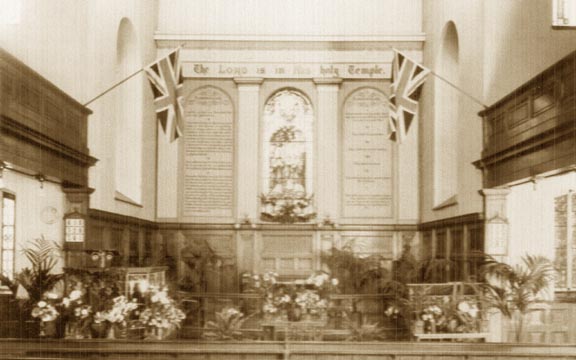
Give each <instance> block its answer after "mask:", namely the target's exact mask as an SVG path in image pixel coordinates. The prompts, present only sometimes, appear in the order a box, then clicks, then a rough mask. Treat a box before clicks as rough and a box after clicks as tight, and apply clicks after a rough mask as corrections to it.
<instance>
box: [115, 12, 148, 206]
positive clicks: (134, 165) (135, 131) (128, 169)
mask: <svg viewBox="0 0 576 360" xmlns="http://www.w3.org/2000/svg"><path fill="white" fill-rule="evenodd" d="M140 67H141V62H140V51H139V46H138V39H137V36H136V31H135V30H134V25H133V24H132V22H131V21H130V20H129V19H127V18H123V19H122V20H121V21H120V25H119V27H118V34H117V39H116V69H115V70H116V78H117V80H118V81H119V80H122V79H125V78H126V77H127V76H129V75H130V74H131V73H133V72H134V71H136V70H138V69H139V68H140ZM142 78H143V77H141V76H136V77H134V78H132V79H130V80H129V81H126V82H125V83H123V84H122V85H120V86H119V87H118V88H117V89H116V91H115V95H116V96H115V98H116V108H117V111H116V118H115V119H114V120H115V125H116V131H115V133H116V141H115V161H116V163H115V186H116V192H117V194H116V197H117V198H120V199H123V200H128V201H132V202H135V203H139V202H140V201H141V194H142V125H143V119H142V94H143V91H142V90H143V89H142V87H143V83H142Z"/></svg>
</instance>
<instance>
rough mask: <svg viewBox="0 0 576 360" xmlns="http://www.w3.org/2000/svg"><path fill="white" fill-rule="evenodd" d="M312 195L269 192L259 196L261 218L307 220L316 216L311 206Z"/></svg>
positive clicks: (290, 220)
mask: <svg viewBox="0 0 576 360" xmlns="http://www.w3.org/2000/svg"><path fill="white" fill-rule="evenodd" d="M312 198H313V195H309V196H306V195H305V194H296V193H294V194H291V193H290V192H285V193H283V194H269V195H264V194H262V195H261V196H260V202H261V204H262V209H261V216H262V220H265V221H273V222H280V223H289V224H291V223H295V222H307V221H310V220H312V219H314V218H315V217H316V213H315V212H314V209H313V206H312Z"/></svg>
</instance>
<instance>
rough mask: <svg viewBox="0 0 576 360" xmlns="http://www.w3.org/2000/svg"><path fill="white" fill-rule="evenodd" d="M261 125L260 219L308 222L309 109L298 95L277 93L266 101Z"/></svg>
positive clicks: (311, 119)
mask: <svg viewBox="0 0 576 360" xmlns="http://www.w3.org/2000/svg"><path fill="white" fill-rule="evenodd" d="M263 125H264V135H263V146H262V148H263V161H262V170H261V171H262V172H261V174H262V177H263V179H262V180H263V181H262V184H263V189H262V199H261V200H262V203H261V205H262V209H261V214H262V219H263V220H265V221H273V222H283V223H286V222H306V221H309V220H311V219H312V218H314V216H315V213H314V210H313V201H312V179H313V177H312V170H313V169H312V165H313V157H312V152H313V142H312V140H313V138H314V136H313V135H314V134H313V125H314V114H313V111H312V106H311V105H310V102H309V100H308V99H307V98H306V97H305V96H304V94H302V93H301V92H299V91H296V90H292V89H286V90H281V91H279V92H277V93H276V94H274V95H273V96H272V97H271V98H270V99H269V100H268V101H267V102H266V106H265V108H264V115H263Z"/></svg>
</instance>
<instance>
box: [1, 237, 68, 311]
mask: <svg viewBox="0 0 576 360" xmlns="http://www.w3.org/2000/svg"><path fill="white" fill-rule="evenodd" d="M60 251H61V249H60V246H59V245H58V244H57V243H56V242H54V241H52V240H47V239H45V238H44V237H43V236H42V237H40V238H38V239H35V240H34V241H30V242H29V245H28V246H27V247H26V248H24V249H23V250H22V253H23V254H24V256H26V258H27V259H28V261H29V262H30V267H26V268H24V269H22V270H21V271H20V272H19V273H18V274H16V275H15V276H14V280H11V279H9V278H8V277H6V276H3V275H2V277H1V278H0V280H1V281H2V283H4V284H7V285H8V287H9V288H10V289H11V290H12V292H13V294H14V296H15V297H16V295H17V293H19V291H18V290H17V289H18V287H22V288H24V289H25V290H26V291H25V292H26V293H27V296H26V298H25V299H19V301H20V309H21V314H22V315H21V319H22V321H23V322H26V321H29V320H32V315H31V314H32V310H33V309H34V308H35V307H36V306H37V304H38V303H40V302H41V301H42V300H43V299H44V297H45V296H46V294H47V293H48V292H50V291H52V290H53V289H54V287H55V286H56V285H57V284H58V283H59V282H60V281H61V280H63V277H64V274H54V273H53V271H54V269H55V268H56V266H57V265H58V261H59V258H60Z"/></svg>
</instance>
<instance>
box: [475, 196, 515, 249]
mask: <svg viewBox="0 0 576 360" xmlns="http://www.w3.org/2000/svg"><path fill="white" fill-rule="evenodd" d="M509 193H510V189H506V188H504V189H483V190H482V195H484V216H485V219H486V226H485V229H484V231H485V235H484V239H485V240H484V241H485V243H484V252H485V253H486V254H488V255H492V256H494V257H496V258H497V259H498V260H504V259H505V257H506V256H507V255H508V246H509V244H508V241H509V239H508V233H509V231H508V215H507V212H506V197H507V196H508V194H509Z"/></svg>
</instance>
